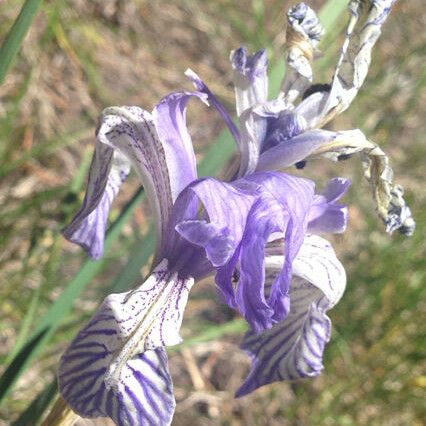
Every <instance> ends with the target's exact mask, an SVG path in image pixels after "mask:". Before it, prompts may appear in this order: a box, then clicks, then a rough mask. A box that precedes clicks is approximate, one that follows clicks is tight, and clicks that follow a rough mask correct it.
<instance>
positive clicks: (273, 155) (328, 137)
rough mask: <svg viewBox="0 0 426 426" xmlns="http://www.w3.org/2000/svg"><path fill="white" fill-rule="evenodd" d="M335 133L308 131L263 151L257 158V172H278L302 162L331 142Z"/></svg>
mask: <svg viewBox="0 0 426 426" xmlns="http://www.w3.org/2000/svg"><path fill="white" fill-rule="evenodd" d="M336 136H337V133H336V132H330V131H327V130H309V131H306V132H304V133H302V134H300V135H298V136H295V137H294V138H292V139H289V140H286V141H283V142H282V143H280V144H278V145H276V146H274V147H272V148H270V149H268V150H266V151H264V152H263V153H262V154H261V155H260V158H259V163H258V165H257V170H259V171H260V170H279V169H282V168H284V167H288V166H291V165H293V164H295V163H297V162H299V161H302V160H304V159H305V158H306V157H307V156H308V155H310V154H311V153H312V152H313V151H315V150H316V149H317V148H319V147H320V146H322V145H323V144H325V143H327V142H331V141H332V140H334V139H335V138H336Z"/></svg>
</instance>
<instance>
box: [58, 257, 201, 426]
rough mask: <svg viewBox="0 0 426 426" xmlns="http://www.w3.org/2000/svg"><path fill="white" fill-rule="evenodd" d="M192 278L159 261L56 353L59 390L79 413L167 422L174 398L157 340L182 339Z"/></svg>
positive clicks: (105, 304)
mask: <svg viewBox="0 0 426 426" xmlns="http://www.w3.org/2000/svg"><path fill="white" fill-rule="evenodd" d="M193 282H194V280H193V279H192V278H190V277H188V278H180V277H179V276H178V275H177V273H171V272H169V270H168V265H167V261H166V260H164V261H163V262H161V263H160V264H159V265H158V267H157V268H156V269H155V270H154V272H153V273H152V274H151V275H150V277H149V278H148V279H147V280H146V281H145V282H144V283H143V284H142V285H141V286H140V287H138V288H137V289H135V290H132V291H129V292H127V293H120V294H111V295H109V296H108V297H106V299H105V300H104V302H103V303H102V305H101V306H100V308H99V309H98V311H97V312H96V314H95V315H94V316H93V317H92V319H91V320H90V322H89V323H88V324H87V325H86V327H84V328H83V329H82V330H81V331H80V333H79V334H78V335H77V337H76V338H75V339H74V340H73V342H72V343H71V345H70V346H69V347H68V349H67V350H66V351H65V353H64V355H63V356H62V358H61V363H60V369H59V389H60V392H61V394H62V396H63V397H64V399H65V400H66V401H67V402H68V403H69V405H70V406H71V407H72V408H73V409H74V410H75V411H76V412H77V413H78V414H80V415H82V416H83V417H99V416H110V417H111V418H113V419H114V420H115V421H116V422H117V423H118V424H120V425H121V424H123V425H127V424H129V425H131V424H144V422H145V421H146V423H147V424H151V423H150V422H151V421H152V419H154V420H155V421H154V422H153V423H152V424H159V425H160V424H168V423H170V420H171V415H172V412H173V409H174V399H173V393H172V385H171V379H170V377H169V374H168V371H167V358H166V355H165V352H164V350H163V349H162V348H161V347H162V346H167V345H175V344H177V343H180V341H181V338H180V335H179V328H180V325H181V322H182V316H183V311H184V308H185V306H186V302H187V298H188V293H189V290H190V289H191V287H192V285H193ZM156 412H158V413H160V414H159V415H160V417H159V418H160V419H162V418H163V417H164V419H163V421H160V420H158V417H157V415H156ZM126 419H127V420H126ZM134 419H137V420H136V421H135V420H134ZM142 420H143V421H142ZM155 422H157V423H155Z"/></svg>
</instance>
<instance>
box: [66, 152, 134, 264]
mask: <svg viewBox="0 0 426 426" xmlns="http://www.w3.org/2000/svg"><path fill="white" fill-rule="evenodd" d="M129 171H130V162H129V161H128V160H127V159H126V158H125V157H124V156H123V155H121V154H120V153H119V152H114V150H113V149H112V148H110V147H108V146H106V145H104V144H97V146H96V149H95V153H94V155H93V159H92V164H91V166H90V172H89V179H88V184H87V191H86V195H85V197H84V201H83V205H82V207H81V209H80V210H79V212H78V213H77V214H76V215H75V217H74V219H73V220H72V222H71V223H70V224H69V225H68V226H67V227H65V229H64V230H63V234H64V236H65V238H67V239H68V240H70V241H71V242H73V243H76V244H79V245H81V246H82V247H83V248H84V249H85V250H86V251H87V252H88V254H89V255H90V257H91V258H92V259H95V260H97V259H100V258H101V257H102V256H103V252H104V239H105V232H106V229H107V224H108V214H109V211H110V208H111V204H112V202H113V200H114V198H115V196H116V195H117V193H118V191H119V189H120V186H121V184H122V183H123V181H124V180H125V179H126V178H127V176H128V174H129Z"/></svg>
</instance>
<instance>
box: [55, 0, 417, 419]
mask: <svg viewBox="0 0 426 426" xmlns="http://www.w3.org/2000/svg"><path fill="white" fill-rule="evenodd" d="M391 3H393V2H391V1H373V2H370V3H368V2H358V1H352V2H351V3H350V11H351V14H352V15H351V20H350V24H349V30H350V31H349V32H348V39H347V40H346V41H345V44H344V48H343V49H342V55H341V57H340V59H339V62H338V66H337V69H336V73H335V76H334V79H333V82H332V84H331V85H328V86H327V85H320V86H318V85H312V84H311V82H312V70H311V65H310V61H311V59H312V58H313V56H314V51H315V47H316V44H317V42H318V41H319V39H320V37H321V35H322V33H323V30H322V27H321V25H320V23H319V21H318V19H317V17H316V15H315V13H314V12H313V11H312V10H311V9H310V8H308V7H307V6H306V5H305V4H303V3H301V4H299V5H297V6H295V7H294V8H292V9H291V10H290V11H289V13H288V21H289V26H288V30H287V34H288V36H289V38H288V43H289V55H288V63H289V65H290V72H288V74H287V77H286V79H285V80H284V83H283V89H282V91H281V93H280V95H279V97H278V98H277V99H274V100H272V101H268V100H267V90H268V80H267V58H266V53H265V52H264V51H260V52H257V53H256V54H254V55H250V54H249V53H248V52H247V50H246V49H244V48H240V49H238V50H236V51H234V52H233V53H232V55H231V63H232V66H233V69H234V85H235V93H236V109H237V115H238V117H239V123H240V125H239V127H237V126H236V125H235V124H234V122H233V120H232V119H231V117H230V116H229V115H228V113H227V112H226V110H225V108H224V106H223V105H222V104H221V103H220V101H219V100H218V99H217V98H216V97H215V96H214V95H213V93H212V92H211V91H210V90H209V88H208V87H207V86H206V84H205V83H204V82H203V81H202V80H201V79H200V78H199V77H198V76H197V75H196V74H195V73H194V72H193V71H190V70H188V72H187V75H188V76H189V77H190V79H191V80H192V82H193V83H194V85H195V87H196V91H195V92H175V93H172V94H170V95H168V96H166V97H165V98H163V99H162V100H161V101H160V103H159V104H158V105H156V107H155V108H154V110H153V111H152V112H148V111H146V110H143V109H141V108H139V107H134V106H132V107H127V106H124V107H111V108H107V109H106V110H104V112H103V113H102V115H101V117H100V124H99V127H98V129H97V143H96V149H95V153H94V157H93V161H92V165H91V168H90V173H89V181H88V188H87V192H86V196H85V199H84V202H83V206H82V208H81V210H80V211H79V212H78V213H77V215H76V216H75V218H74V219H73V221H72V223H71V224H70V225H69V226H68V227H67V228H66V229H65V231H64V234H65V236H66V237H67V238H68V239H69V240H71V241H73V242H75V243H78V244H80V245H81V246H83V247H84V248H85V249H86V250H87V251H88V253H89V255H90V256H91V257H92V258H94V259H98V258H100V257H101V256H102V254H103V243H104V236H105V231H106V226H107V218H108V213H109V210H110V207H111V204H112V202H113V199H114V197H115V196H116V194H117V193H118V191H119V189H120V186H121V185H122V183H123V182H124V181H125V179H126V177H127V176H128V174H129V171H130V169H131V168H133V169H134V170H135V171H136V173H137V174H138V176H139V177H140V180H141V184H142V185H143V186H144V188H145V191H146V194H147V197H148V200H149V202H150V205H151V208H152V212H153V214H154V216H155V224H156V230H157V237H158V238H157V241H158V243H157V249H156V253H155V257H154V261H153V266H152V270H151V272H150V273H149V274H148V277H147V278H146V279H145V280H144V281H143V282H142V283H141V284H139V285H137V286H136V287H135V288H134V289H132V290H130V291H128V292H125V293H120V294H111V295H109V296H107V297H106V298H105V300H104V301H103V303H102V304H101V306H100V307H99V309H98V310H97V312H96V313H95V315H94V316H93V317H92V319H91V320H90V321H89V323H88V324H87V325H86V326H85V327H84V328H83V329H82V330H81V331H80V333H79V334H78V335H77V337H76V338H75V339H74V340H73V341H72V343H71V344H70V346H69V347H68V349H67V350H66V351H65V353H64V355H63V356H62V358H61V364H60V369H59V387H60V392H61V394H62V396H63V398H64V399H65V400H66V402H67V403H68V404H69V406H70V407H71V408H72V409H73V410H74V411H75V412H76V413H78V414H79V415H81V416H82V417H89V418H93V417H110V418H111V419H113V420H114V422H115V423H116V424H118V425H142V424H149V425H167V424H170V422H171V420H172V417H173V412H174V408H175V399H174V396H173V384H172V380H171V377H170V373H169V370H168V361H167V354H166V350H165V347H166V346H170V345H175V344H178V343H179V342H181V340H182V339H181V337H180V335H179V329H180V326H181V323H182V317H183V312H184V309H185V306H186V303H187V299H188V294H189V291H190V290H191V287H192V286H193V284H194V282H196V281H197V280H199V279H201V278H203V277H205V276H208V275H211V274H214V275H215V280H216V284H217V287H218V289H219V292H220V295H221V297H222V299H223V301H224V302H226V303H227V304H228V305H229V306H231V307H232V308H234V309H237V310H238V311H239V312H240V313H241V315H242V316H244V318H245V319H246V320H247V322H248V324H249V326H250V331H249V333H248V334H247V335H246V336H245V337H244V341H243V345H242V347H243V349H244V350H246V351H247V352H248V353H249V354H250V355H251V357H252V361H253V362H252V369H251V371H250V373H249V375H248V377H247V379H246V380H245V382H244V383H243V385H242V386H241V388H240V389H239V390H238V391H237V396H243V395H245V394H247V393H249V392H251V391H253V390H255V389H257V388H258V387H260V386H263V385H265V384H268V383H272V382H274V381H279V380H284V379H297V378H301V377H311V376H316V375H318V374H319V373H320V371H321V370H322V368H323V365H322V356H323V351H324V347H325V344H326V343H327V342H328V341H329V339H330V328H331V324H330V320H329V318H328V317H327V315H326V312H327V311H328V310H329V309H330V308H331V307H333V306H334V305H335V304H336V303H337V302H338V301H339V299H340V298H341V296H342V294H343V291H344V288H345V284H346V276H345V271H344V268H343V266H342V265H341V263H340V262H339V261H338V259H337V258H336V255H335V253H334V251H333V249H332V247H331V245H330V244H329V243H328V242H327V241H326V240H325V239H323V238H322V237H320V236H319V235H318V234H321V233H327V232H343V231H344V230H345V228H346V224H347V208H346V207H345V206H342V205H340V204H338V200H339V198H340V197H341V196H342V195H343V194H344V193H345V191H346V190H347V188H348V186H349V181H348V180H346V179H342V178H336V179H332V180H331V181H330V182H329V184H328V185H327V187H326V188H325V190H324V191H322V192H320V193H315V185H314V183H313V182H312V181H310V180H308V179H304V178H300V177H295V176H291V175H289V174H286V173H283V172H281V171H279V170H280V169H283V168H285V167H289V166H292V165H295V164H296V165H297V166H298V167H301V166H303V165H305V163H306V162H307V161H310V160H311V159H314V158H316V157H318V156H326V157H329V158H332V159H336V158H338V157H339V156H342V155H344V156H347V155H349V154H353V153H355V152H358V151H363V152H365V151H366V152H367V153H366V154H365V155H366V159H365V164H366V166H365V167H366V172H367V178H368V179H369V180H370V183H371V185H372V187H373V194H374V196H375V198H376V200H377V201H378V208H379V214H380V215H381V216H382V218H383V219H384V220H385V222H386V225H387V228H388V230H389V231H390V232H391V231H393V230H394V229H398V228H399V229H400V230H402V231H403V232H404V233H407V234H408V233H410V232H411V231H412V229H413V226H414V225H413V222H412V219H411V215H410V214H409V209H408V207H407V206H406V205H405V203H404V201H403V198H402V190H401V189H400V187H396V186H394V185H393V184H392V181H391V179H390V176H389V175H386V174H385V173H384V171H387V170H388V167H389V166H388V161H387V158H386V157H385V156H384V154H383V152H382V151H381V150H380V148H378V147H377V146H376V145H374V144H372V143H371V142H369V141H367V139H366V138H365V137H364V136H363V135H362V133H361V132H360V131H359V130H350V131H346V132H332V131H327V130H321V129H319V127H320V126H322V125H323V124H325V123H326V122H328V121H329V120H330V119H331V118H333V117H334V116H335V115H336V114H337V113H339V112H341V111H343V110H344V109H346V108H347V107H348V105H349V103H350V102H351V101H352V99H353V97H354V94H356V92H357V90H358V89H359V87H360V85H361V84H362V81H363V78H364V77H365V75H362V72H364V71H366V70H365V67H366V66H367V68H368V60H369V54H370V51H371V48H372V45H373V44H374V41H375V39H376V38H377V35H378V34H379V32H380V26H381V24H382V23H383V21H384V20H385V18H386V16H387V14H388V13H389V11H390V6H391ZM364 9H365V10H364ZM361 15H362V16H363V18H361ZM353 31H356V32H358V35H359V36H360V37H350V35H351V34H352V32H353ZM372 35H374V37H372ZM292 37H293V38H292ZM348 44H351V46H350V51H351V54H350V55H349V54H348V51H349V50H348ZM309 52H310V53H309ZM306 55H308V56H310V57H307V56H306ZM353 55H355V56H353ZM361 71H362V72H361ZM348 76H350V77H351V78H349V77H348ZM300 96H302V98H304V99H303V100H302V101H301V102H299V103H298V104H296V101H297V100H298V98H299V97H300ZM190 99H197V100H200V101H202V102H204V103H208V104H211V105H212V106H214V107H215V108H216V109H217V110H218V111H219V113H220V114H221V115H222V116H223V118H224V120H225V122H226V123H227V125H228V126H229V128H230V130H231V133H232V135H233V136H234V138H235V141H236V143H237V147H238V152H239V161H238V165H237V168H236V169H235V171H234V172H233V174H232V179H230V181H228V182H224V181H220V180H217V179H214V178H211V177H209V178H203V179H199V178H198V176H197V167H196V160H195V155H194V150H193V146H192V142H191V138H190V135H189V133H188V130H187V127H186V119H185V114H186V106H187V103H188V101H189V100H190ZM384 166H385V169H383V170H382V169H381V167H382V168H383V167H384ZM378 171H380V173H378Z"/></svg>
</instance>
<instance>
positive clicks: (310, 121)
mask: <svg viewBox="0 0 426 426" xmlns="http://www.w3.org/2000/svg"><path fill="white" fill-rule="evenodd" d="M323 88H324V90H320V91H318V92H315V93H312V94H311V95H309V96H307V97H306V99H304V100H303V101H302V102H301V103H300V104H299V105H298V106H297V107H296V108H295V110H294V112H295V113H296V114H299V115H301V116H303V118H304V119H305V120H306V128H307V129H314V128H315V127H317V126H318V124H319V123H320V122H321V120H322V119H323V117H324V115H325V112H324V107H325V104H326V102H327V99H328V96H329V90H330V86H329V85H327V86H324V87H323ZM326 89H327V90H326ZM308 90H309V89H308Z"/></svg>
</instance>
